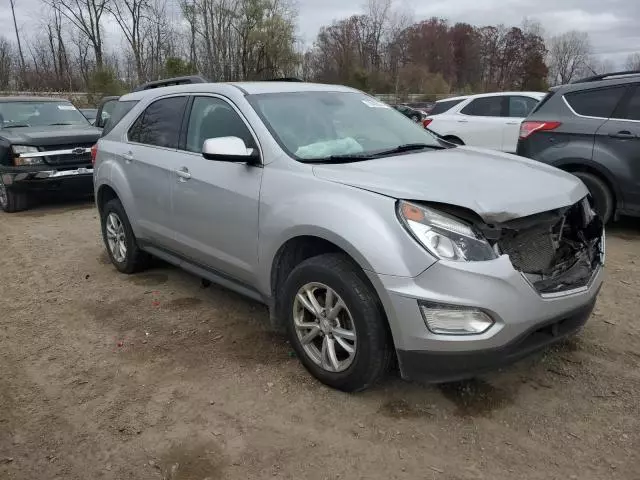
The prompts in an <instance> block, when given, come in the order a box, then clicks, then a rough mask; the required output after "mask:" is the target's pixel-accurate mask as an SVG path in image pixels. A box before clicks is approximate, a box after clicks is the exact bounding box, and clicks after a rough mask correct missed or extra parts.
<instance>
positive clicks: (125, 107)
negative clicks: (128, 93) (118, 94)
mask: <svg viewBox="0 0 640 480" xmlns="http://www.w3.org/2000/svg"><path fill="white" fill-rule="evenodd" d="M136 103H138V101H137V100H128V101H126V102H121V101H119V100H118V101H117V102H115V105H114V107H113V110H112V112H111V115H110V116H109V118H108V120H107V123H105V125H104V128H103V129H102V136H103V137H104V136H105V135H106V134H107V133H109V132H110V131H111V130H113V128H114V127H115V126H116V125H117V124H118V122H119V121H120V120H122V119H123V118H124V116H125V115H126V114H127V113H129V111H131V109H132V108H133V107H135V105H136Z"/></svg>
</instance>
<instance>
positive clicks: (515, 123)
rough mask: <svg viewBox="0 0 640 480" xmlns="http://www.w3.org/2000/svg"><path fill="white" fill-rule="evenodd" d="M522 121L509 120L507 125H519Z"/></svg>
mask: <svg viewBox="0 0 640 480" xmlns="http://www.w3.org/2000/svg"><path fill="white" fill-rule="evenodd" d="M518 123H520V122H507V125H518Z"/></svg>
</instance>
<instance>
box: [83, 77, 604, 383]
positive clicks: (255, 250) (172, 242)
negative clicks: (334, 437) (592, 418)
mask: <svg viewBox="0 0 640 480" xmlns="http://www.w3.org/2000/svg"><path fill="white" fill-rule="evenodd" d="M117 103H118V104H127V105H128V106H129V107H130V106H133V107H132V108H130V109H129V111H128V113H126V114H125V115H124V117H123V118H122V119H121V120H120V121H119V122H117V123H115V124H113V123H108V124H107V126H106V127H105V130H108V131H107V132H106V133H105V135H104V136H103V137H102V138H101V139H100V140H99V142H98V146H97V148H96V149H95V150H94V154H95V174H94V184H95V197H96V203H97V207H98V211H99V215H100V221H101V226H102V235H103V239H104V243H105V247H106V249H107V252H108V255H109V257H110V259H111V261H112V263H113V265H114V266H115V268H117V269H118V270H119V271H120V272H123V273H126V274H130V273H133V272H135V271H138V270H140V269H143V268H144V267H145V265H146V264H147V261H148V259H149V256H150V255H154V256H157V257H160V258H162V259H164V260H166V261H168V262H170V263H173V264H175V265H179V266H180V267H182V268H184V269H186V270H188V271H190V272H192V273H194V274H196V275H198V276H200V277H202V278H205V279H208V280H211V281H214V282H217V283H219V284H221V285H224V286H226V287H228V288H230V289H232V290H235V291H237V292H239V293H241V294H243V295H246V296H248V297H251V298H253V299H255V300H258V301H261V302H264V303H265V304H266V305H268V307H269V311H270V318H271V321H272V325H273V326H274V327H276V328H282V329H285V330H286V331H287V332H288V338H289V341H290V342H291V345H292V346H293V348H294V349H295V351H296V353H297V357H298V358H299V359H300V361H301V362H302V363H303V365H304V366H305V367H306V368H307V369H308V370H309V372H310V373H311V374H312V375H314V376H315V377H316V378H318V379H319V380H320V381H322V382H324V383H326V384H327V385H330V386H332V387H334V388H338V389H341V390H345V391H356V390H362V389H365V388H367V387H368V386H370V385H372V384H373V383H375V382H376V381H377V380H379V379H380V378H381V377H383V376H384V374H385V373H386V372H387V370H388V368H389V367H390V365H391V363H392V360H393V357H394V356H395V357H396V358H397V360H398V362H397V363H398V365H399V368H400V372H401V374H402V376H403V377H404V378H408V379H417V380H427V381H431V382H442V381H451V380H457V379H461V378H468V377H472V376H474V375H476V374H478V373H481V372H483V371H485V370H487V369H493V368H497V367H499V366H501V365H503V364H506V363H509V362H512V361H515V360H517V359H519V358H521V357H523V356H526V355H528V354H530V353H532V352H534V351H536V350H539V349H541V348H544V347H546V346H548V345H550V344H553V343H556V342H559V341H561V340H562V339H563V338H566V337H567V336H570V335H572V334H574V333H575V332H577V331H578V330H579V329H580V328H581V327H582V326H583V325H584V323H585V322H586V321H587V319H588V318H589V315H590V313H591V311H592V309H593V307H594V302H595V300H596V296H597V293H598V291H599V289H600V285H601V282H602V278H603V275H602V268H601V267H602V262H603V253H604V233H603V228H602V224H601V223H599V218H598V217H597V216H596V215H594V213H593V211H592V210H591V207H590V205H589V202H588V200H587V194H588V192H587V189H586V188H585V186H584V185H583V184H582V183H581V182H580V181H579V180H578V179H577V178H576V177H574V176H573V175H571V174H568V173H566V172H562V171H561V170H558V169H555V168H552V167H549V166H547V165H543V164H541V163H538V162H533V161H531V160H527V159H524V158H522V157H516V156H510V155H506V154H503V153H498V152H489V151H486V150H476V149H473V148H471V147H457V146H455V145H453V144H451V143H449V142H445V141H442V140H440V139H439V138H438V137H436V136H434V135H432V134H430V133H429V132H427V131H425V130H424V129H421V128H419V127H416V126H415V125H412V124H411V123H410V122H409V121H408V120H407V119H406V118H404V117H403V116H402V115H400V114H399V113H398V112H397V111H394V110H393V109H392V108H390V107H389V106H388V105H386V104H384V103H381V102H380V101H378V100H376V99H375V98H373V97H371V96H368V95H366V94H364V93H362V92H359V91H357V90H354V89H351V88H348V87H342V86H338V85H319V84H310V83H303V82H292V83H285V82H249V83H205V84H200V85H187V86H172V87H165V88H155V89H153V90H150V91H145V92H135V93H131V94H128V95H124V96H122V97H121V98H120V99H119V100H118V102H117ZM118 109H119V108H118V106H116V107H115V108H114V112H115V111H118ZM112 118H113V117H112ZM110 125H113V127H110ZM109 128H111V129H110V130H109ZM243 348H253V346H251V345H245V346H243Z"/></svg>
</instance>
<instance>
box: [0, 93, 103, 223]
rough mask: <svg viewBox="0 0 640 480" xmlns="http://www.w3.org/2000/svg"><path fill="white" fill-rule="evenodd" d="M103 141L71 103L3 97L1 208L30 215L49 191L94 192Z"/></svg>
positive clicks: (0, 112) (0, 116) (0, 101)
mask: <svg viewBox="0 0 640 480" xmlns="http://www.w3.org/2000/svg"><path fill="white" fill-rule="evenodd" d="M99 136H100V130H99V129H97V128H94V127H92V126H91V125H90V124H89V121H88V120H87V119H86V118H85V117H84V115H82V113H80V112H79V111H78V109H77V108H76V107H74V106H73V104H72V103H71V102H69V101H66V100H60V99H59V98H42V97H0V208H2V210H4V211H5V212H17V211H20V210H25V209H26V208H28V207H29V205H30V204H31V202H32V200H33V199H34V196H35V194H36V193H37V192H40V191H43V190H63V191H66V192H69V191H73V192H86V193H91V191H92V189H93V169H92V165H91V153H90V152H91V147H92V146H93V145H94V144H95V143H96V140H97V139H98V137H99Z"/></svg>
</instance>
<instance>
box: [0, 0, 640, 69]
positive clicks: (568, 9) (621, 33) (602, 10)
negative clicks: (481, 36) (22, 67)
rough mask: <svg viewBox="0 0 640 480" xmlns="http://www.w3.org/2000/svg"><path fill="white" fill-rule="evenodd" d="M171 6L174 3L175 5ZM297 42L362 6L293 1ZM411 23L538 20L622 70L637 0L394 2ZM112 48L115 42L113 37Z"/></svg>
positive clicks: (37, 4) (638, 36)
mask: <svg viewBox="0 0 640 480" xmlns="http://www.w3.org/2000/svg"><path fill="white" fill-rule="evenodd" d="M174 1H175V0H174ZM297 3H298V11H299V36H300V38H301V40H302V41H303V42H304V43H306V44H309V45H310V44H311V43H313V40H314V38H315V36H316V34H317V32H318V29H319V28H320V27H321V26H322V25H327V24H330V23H331V22H332V21H333V20H335V19H340V18H345V17H347V16H349V15H352V14H356V13H360V12H361V11H362V10H363V4H364V1H362V0H297ZM43 5H44V3H43V0H16V13H17V16H18V26H19V28H21V30H22V32H23V35H25V36H28V35H29V34H30V33H34V32H35V31H36V26H35V25H34V23H36V22H40V21H41V20H39V19H40V18H41V17H42V14H43V11H44V8H43ZM395 5H396V6H397V8H400V9H402V10H404V11H408V12H411V14H412V15H413V18H414V19H415V20H420V19H423V18H428V17H432V16H438V17H443V18H447V19H449V21H451V22H452V23H454V22H468V23H471V24H474V25H479V26H483V25H496V24H499V23H504V24H505V25H520V24H521V23H522V20H523V18H525V17H528V18H530V19H532V20H538V21H539V22H540V23H541V24H542V26H543V28H544V31H545V34H546V35H547V36H551V35H554V34H556V33H561V32H564V31H567V30H584V31H586V32H588V33H589V35H590V38H591V43H592V46H593V50H594V53H596V54H598V56H600V57H601V58H602V59H609V60H611V61H612V62H614V64H616V66H622V64H623V63H624V60H625V58H626V56H627V55H628V54H629V53H632V52H637V51H640V0H413V1H410V0H396V3H395ZM10 13H11V10H10V8H9V0H0V35H4V36H6V37H8V38H10V39H11V40H13V39H14V38H15V34H14V31H13V24H12V21H11V14H10ZM111 37H112V38H111V39H110V40H111V42H110V43H112V42H117V39H115V38H113V37H114V36H113V35H111Z"/></svg>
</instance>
